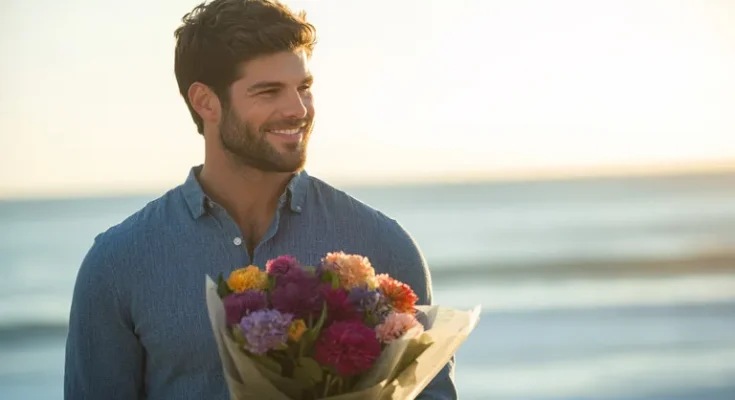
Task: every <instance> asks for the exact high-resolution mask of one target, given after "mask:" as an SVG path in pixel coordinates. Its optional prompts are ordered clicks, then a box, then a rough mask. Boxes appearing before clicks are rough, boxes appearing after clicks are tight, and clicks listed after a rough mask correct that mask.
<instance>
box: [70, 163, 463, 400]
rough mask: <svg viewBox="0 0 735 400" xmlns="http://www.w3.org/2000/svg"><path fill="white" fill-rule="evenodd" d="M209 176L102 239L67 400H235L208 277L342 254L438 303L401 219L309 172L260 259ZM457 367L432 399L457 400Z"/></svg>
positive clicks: (77, 331)
mask: <svg viewBox="0 0 735 400" xmlns="http://www.w3.org/2000/svg"><path fill="white" fill-rule="evenodd" d="M198 168H200V167H194V168H192V169H191V171H190V172H189V176H188V178H187V179H186V181H185V182H184V183H183V184H181V185H180V186H178V187H176V188H174V189H172V190H170V191H168V192H167V193H165V194H164V195H163V196H161V197H160V198H158V199H156V200H154V201H152V202H151V203H149V204H147V205H146V206H145V207H143V208H142V209H141V210H139V211H138V212H136V213H135V214H133V215H131V216H130V217H128V218H127V219H126V220H125V221H123V222H121V223H120V224H118V225H116V226H113V227H112V228H110V229H109V230H107V231H106V232H103V233H101V234H100V235H98V236H97V237H96V238H95V240H94V244H93V245H92V247H91V249H90V250H89V252H88V253H87V255H86V257H85V258H84V260H83V261H82V264H81V267H80V269H79V272H78V276H77V278H76V284H75V287H74V293H73V300H72V306H71V312H70V318H69V333H68V338H67V346H66V366H65V378H64V398H65V399H67V400H84V399H99V400H103V399H104V400H113V399H124V400H136V399H151V400H186V399H207V400H210V399H214V400H219V399H221V400H226V399H228V397H229V394H228V391H227V386H226V383H225V381H224V377H223V375H222V369H221V364H220V360H219V354H218V352H217V345H216V342H215V340H214V336H213V335H212V332H211V325H210V322H209V317H208V314H207V308H206V302H205V298H204V276H205V275H210V276H211V277H213V278H215V277H216V276H217V275H218V274H219V273H223V274H225V275H227V274H228V273H229V272H230V271H231V270H233V269H235V268H239V267H242V266H245V265H248V264H255V265H258V266H261V267H262V266H264V265H265V263H266V261H267V260H269V259H271V258H274V257H277V256H279V255H283V254H291V255H293V256H294V257H296V258H297V259H299V260H300V261H302V262H303V263H305V264H308V265H315V264H317V263H319V261H320V260H321V257H323V256H324V255H325V254H326V253H327V252H330V251H340V250H342V251H345V252H347V253H356V254H361V255H364V256H367V257H369V259H370V260H371V262H372V264H373V266H374V267H375V269H376V272H378V273H383V272H385V273H388V274H390V275H391V276H393V277H395V278H396V279H398V280H400V281H403V282H405V283H407V284H409V285H410V286H411V287H412V288H413V289H414V290H415V291H416V294H417V295H418V297H419V303H421V304H431V290H432V289H431V278H430V274H429V270H428V268H427V266H426V263H425V261H424V259H423V256H422V254H421V252H420V250H419V248H418V247H417V245H416V243H415V242H414V241H413V240H412V238H411V237H410V236H409V234H408V233H407V232H406V231H404V229H402V227H401V226H400V225H399V224H398V223H397V222H396V221H395V220H393V219H391V218H389V217H387V216H385V215H384V214H382V213H381V212H379V211H377V210H375V209H373V208H371V207H369V206H367V205H365V204H363V203H361V202H359V201H358V200H356V199H354V198H353V197H351V196H349V195H348V194H346V193H344V192H342V191H339V190H337V189H335V188H333V187H331V186H330V185H328V184H326V183H324V182H322V181H320V180H318V179H316V178H314V177H311V176H309V175H308V174H307V173H306V172H303V171H302V172H300V173H299V174H297V175H295V177H294V178H293V179H292V180H291V181H290V183H289V185H288V188H287V190H286V191H285V192H284V193H283V195H282V196H281V197H280V201H279V207H278V210H277V212H276V215H275V218H274V220H273V221H272V223H271V226H270V228H269V230H268V231H267V233H266V235H265V236H264V237H263V239H262V241H261V242H260V243H259V244H258V245H257V247H256V248H255V251H254V254H252V255H249V254H248V251H247V248H246V245H245V243H246V242H247V240H245V238H243V237H242V233H241V232H240V229H239V228H238V226H237V224H236V223H235V221H234V220H233V219H232V218H231V217H230V216H228V213H227V212H226V211H225V210H224V209H223V208H221V207H220V206H218V205H217V204H215V203H213V202H212V201H211V200H209V199H208V198H207V196H206V195H205V193H204V192H203V190H202V188H201V186H200V185H199V183H198V181H197V178H196V172H197V171H198ZM453 363H454V360H452V361H451V362H450V363H449V364H447V365H446V366H445V368H444V369H443V370H442V372H441V373H440V375H438V376H437V377H436V378H435V379H434V381H433V382H432V383H431V384H430V385H429V386H428V387H427V388H426V389H425V390H424V392H423V393H422V394H421V396H420V397H419V398H420V399H427V400H428V399H456V398H457V393H456V389H455V386H454V383H453V368H454V365H453Z"/></svg>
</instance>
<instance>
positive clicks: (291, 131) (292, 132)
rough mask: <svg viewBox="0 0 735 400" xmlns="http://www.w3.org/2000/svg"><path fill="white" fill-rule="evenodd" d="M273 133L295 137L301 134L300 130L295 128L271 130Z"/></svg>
mask: <svg viewBox="0 0 735 400" xmlns="http://www.w3.org/2000/svg"><path fill="white" fill-rule="evenodd" d="M271 132H273V133H279V134H282V135H295V134H297V133H299V132H301V128H295V129H273V130H271Z"/></svg>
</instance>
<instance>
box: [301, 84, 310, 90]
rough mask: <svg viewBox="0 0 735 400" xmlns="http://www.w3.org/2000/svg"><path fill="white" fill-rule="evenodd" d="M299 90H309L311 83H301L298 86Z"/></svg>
mask: <svg viewBox="0 0 735 400" xmlns="http://www.w3.org/2000/svg"><path fill="white" fill-rule="evenodd" d="M299 90H302V91H307V90H311V85H303V86H301V87H300V88H299Z"/></svg>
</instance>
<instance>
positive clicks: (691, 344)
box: [0, 174, 735, 400]
mask: <svg viewBox="0 0 735 400" xmlns="http://www.w3.org/2000/svg"><path fill="white" fill-rule="evenodd" d="M345 190H346V191H347V192H349V193H350V194H353V195H355V196H356V197H357V198H358V199H360V200H361V201H364V202H366V203H367V204H370V205H371V206H374V207H376V208H379V209H380V210H382V211H384V212H385V213H386V214H388V215H389V216H391V217H393V218H395V219H397V220H398V221H399V222H400V223H401V224H402V225H403V226H404V227H405V228H406V229H407V230H408V231H409V232H410V233H411V234H412V235H413V236H414V238H415V239H416V240H417V242H418V243H419V245H420V246H421V248H422V250H423V252H424V254H425V256H426V258H427V261H428V262H429V265H430V267H431V269H432V276H433V285H434V296H435V301H436V303H440V304H445V305H449V306H457V307H471V306H473V305H475V304H482V306H483V310H484V311H483V314H482V319H481V321H480V324H479V325H478V327H477V329H476V330H475V331H474V332H473V334H472V336H471V337H470V338H469V339H468V341H467V342H466V343H465V345H464V346H463V347H462V348H461V349H460V350H459V352H458V354H457V369H456V382H457V385H458V387H459V391H460V395H461V398H462V399H508V400H514V399H518V400H532V399H533V400H550V399H619V400H639V399H640V400H643V399H645V400H654V399H656V400H658V399H662V400H663V399H667V400H675V399H691V400H694V399H696V400H708V399H711V400H725V399H730V400H731V399H735V251H733V249H735V176H734V175H727V174H720V175H707V176H704V175H702V176H686V177H655V178H626V179H596V180H567V181H548V182H508V183H493V184H472V185H433V186H408V187H370V188H357V187H355V188H347V189H345ZM157 195H158V194H155V193H154V194H151V195H149V196H135V197H116V198H78V199H56V200H25V201H18V200H14V201H0V276H2V279H0V399H7V400H14V399H38V400H44V399H49V400H51V399H61V398H62V394H63V363H64V341H65V335H66V323H67V318H68V311H69V306H70V301H71V292H72V288H73V285H74V279H75V276H76V272H77V269H78V267H79V263H80V262H81V259H82V257H83V256H84V254H85V252H86V251H87V250H88V248H89V246H90V245H91V243H92V239H93V238H94V236H95V235H96V234H97V233H99V232H101V231H103V230H105V229H106V228H107V227H109V226H111V225H112V224H115V223H117V222H119V221H121V220H122V219H123V218H125V217H126V216H127V215H129V214H130V213H132V212H134V211H136V210H137V209H138V208H140V207H142V206H143V205H145V204H146V202H148V201H150V200H151V199H153V198H154V197H156V196H157ZM712 256H715V258H716V260H717V266H716V268H715V267H712V265H710V264H711V263H712ZM681 260H686V262H685V263H683V264H681V265H680V266H679V267H677V268H675V269H671V268H667V266H669V265H673V264H676V263H677V262H680V261H681ZM731 261H732V262H731Z"/></svg>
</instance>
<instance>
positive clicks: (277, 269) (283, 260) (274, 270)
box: [265, 255, 301, 281]
mask: <svg viewBox="0 0 735 400" xmlns="http://www.w3.org/2000/svg"><path fill="white" fill-rule="evenodd" d="M265 271H266V272H267V273H268V274H269V275H273V276H275V277H277V278H280V277H282V276H285V275H290V274H291V273H293V272H296V271H301V264H299V262H298V261H297V260H296V259H295V258H294V257H291V256H289V255H285V256H280V257H276V258H274V259H272V260H268V262H266V263H265ZM276 281H278V279H276Z"/></svg>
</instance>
